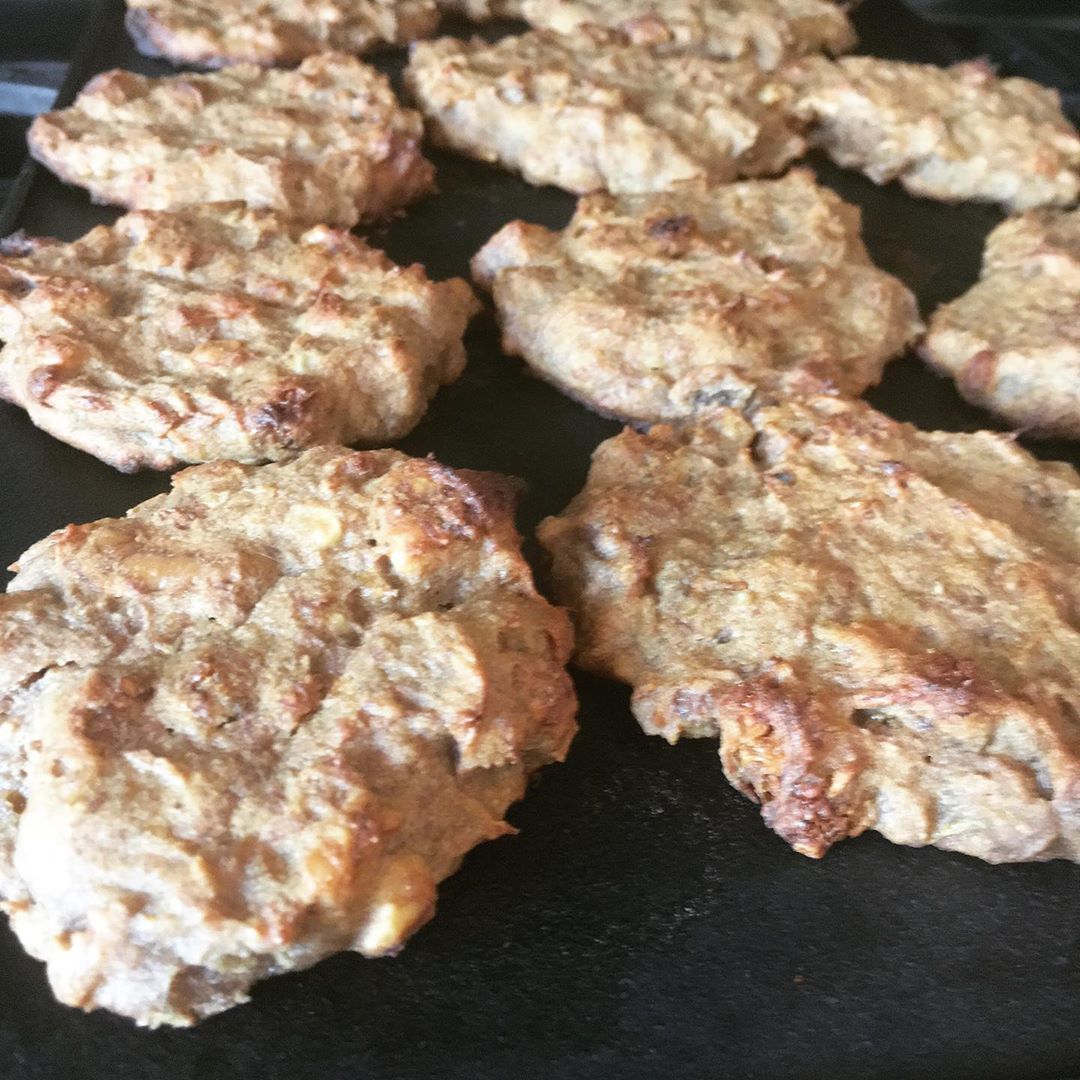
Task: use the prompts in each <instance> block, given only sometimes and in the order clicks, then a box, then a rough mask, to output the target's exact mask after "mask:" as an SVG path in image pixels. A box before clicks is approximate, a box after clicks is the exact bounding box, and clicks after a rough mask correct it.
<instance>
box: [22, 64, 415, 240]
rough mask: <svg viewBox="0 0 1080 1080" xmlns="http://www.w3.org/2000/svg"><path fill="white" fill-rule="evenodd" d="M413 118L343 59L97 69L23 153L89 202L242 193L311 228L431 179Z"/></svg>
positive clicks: (184, 200)
mask: <svg viewBox="0 0 1080 1080" xmlns="http://www.w3.org/2000/svg"><path fill="white" fill-rule="evenodd" d="M422 137H423V122H422V121H421V118H420V116H419V115H418V114H417V113H415V112H413V111H412V110H411V109H403V108H402V107H401V106H400V105H399V104H398V102H397V99H396V98H395V97H394V92H393V90H391V89H390V83H389V81H388V80H387V79H386V77H385V76H384V75H381V74H380V73H379V72H377V71H376V70H375V69H374V68H371V67H368V66H367V65H366V64H362V63H361V62H360V61H359V60H357V59H356V58H355V57H352V56H345V55H343V54H341V53H324V54H322V55H321V56H313V57H310V58H309V59H307V60H305V61H304V62H303V63H302V64H301V65H300V66H299V67H298V68H296V69H295V70H293V71H266V70H264V69H262V68H259V67H256V66H255V65H253V64H243V65H238V66H237V67H232V68H229V69H228V70H226V71H221V72H216V73H215V74H212V75H190V74H188V75H174V76H171V77H169V78H162V79H148V78H144V77H143V76H142V75H135V74H134V73H132V72H130V71H108V72H105V73H104V74H103V75H98V76H97V77H96V78H95V79H93V80H91V82H90V83H88V84H87V86H86V88H85V89H84V90H83V91H82V93H81V94H79V96H78V97H77V98H76V99H75V103H74V104H73V105H72V106H71V107H70V108H67V109H61V110H59V111H57V112H51V113H45V114H44V115H42V116H39V117H38V118H37V119H36V120H35V121H34V123H33V124H32V125H31V127H30V133H29V138H28V141H29V144H30V152H31V153H32V154H33V155H34V157H36V158H37V159H38V161H40V162H42V163H43V164H44V165H46V166H48V168H50V169H52V171H53V172H55V173H56V174H57V175H58V176H59V177H60V178H61V179H63V180H66V181H67V182H68V183H72V184H78V185H79V186H80V187H84V188H86V189H87V190H88V191H89V192H90V194H91V196H92V197H93V199H94V201H95V202H104V203H116V204H118V205H120V206H125V207H127V208H129V209H134V210H174V209H176V208H178V207H181V206H188V205H192V204H195V203H204V202H217V201H222V200H232V199H239V200H242V201H243V202H246V203H247V204H248V205H249V206H255V207H265V208H269V209H272V210H277V211H279V212H280V213H282V214H284V215H285V216H286V217H289V218H291V219H293V220H295V221H299V222H303V223H305V224H309V225H316V224H329V225H340V226H342V227H343V228H351V227H352V226H353V225H355V224H357V222H359V221H361V220H370V219H372V218H379V217H385V216H386V215H387V214H389V213H390V212H391V211H393V210H396V209H397V208H398V207H400V206H403V205H405V204H406V203H408V202H411V201H412V200H413V199H415V198H417V196H419V195H422V194H423V193H424V192H426V191H428V190H430V189H431V187H432V181H433V177H434V171H433V170H432V167H431V164H430V163H429V162H428V161H427V160H426V159H425V158H424V156H423V154H422V153H421V152H420V140H421V138H422Z"/></svg>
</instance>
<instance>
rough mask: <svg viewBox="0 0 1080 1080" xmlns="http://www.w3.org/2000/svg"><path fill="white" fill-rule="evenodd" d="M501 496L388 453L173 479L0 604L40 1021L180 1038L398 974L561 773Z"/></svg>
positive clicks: (2, 750) (493, 481)
mask: <svg viewBox="0 0 1080 1080" xmlns="http://www.w3.org/2000/svg"><path fill="white" fill-rule="evenodd" d="M514 501H515V500H514V497H513V487H512V484H511V483H510V482H508V481H505V480H504V478H502V477H497V476H494V475H492V474H487V473H470V472H467V471H463V472H455V471H454V470H452V469H448V468H445V467H444V466H441V465H439V464H437V463H436V462H434V461H432V460H430V459H429V460H418V459H413V458H408V457H406V456H404V455H403V454H399V453H396V452H394V451H390V450H380V451H369V452H366V453H350V452H349V451H346V450H343V449H340V448H337V447H320V448H317V449H314V450H310V451H308V452H306V453H305V454H303V455H301V456H300V457H298V458H295V459H294V460H292V461H289V462H287V463H282V464H278V465H268V466H264V467H261V468H260V467H257V466H242V465H237V464H235V463H232V462H216V463H214V464H211V465H206V466H202V467H200V468H193V469H187V470H185V471H184V472H181V473H180V474H178V475H177V476H176V477H174V480H173V490H172V492H171V493H170V494H168V495H163V496H159V497H158V498H155V499H151V500H150V501H149V502H146V503H143V504H142V505H141V506H137V507H136V508H135V509H134V510H132V511H131V512H130V513H129V514H128V516H127V517H125V518H122V519H118V520H103V521H97V522H94V523H92V524H90V525H71V526H68V527H67V528H66V529H62V530H60V531H59V532H56V533H53V534H52V535H51V536H49V537H48V538H47V539H45V540H43V541H41V542H40V543H39V544H37V545H35V546H34V547H32V548H31V549H30V550H29V551H28V552H27V553H26V554H25V555H24V556H23V557H22V558H21V559H20V560H19V564H18V574H17V576H16V577H15V579H14V580H13V581H12V583H11V585H10V587H9V591H8V593H7V595H6V596H0V644H2V648H0V723H2V727H3V730H4V738H3V740H2V743H0V776H2V777H3V782H4V793H3V794H4V797H3V799H2V800H0V892H2V896H3V906H4V908H5V910H6V911H7V912H8V914H9V916H10V918H11V925H12V928H13V929H14V931H15V933H16V934H17V935H18V937H19V939H20V940H21V942H22V943H23V945H24V947H25V948H26V949H27V951H28V952H30V953H31V954H32V955H34V956H36V957H38V958H39V959H42V960H44V961H45V962H46V964H47V965H48V975H49V981H50V983H51V984H52V988H53V991H54V993H55V994H56V996H57V997H58V998H59V999H60V1000H61V1001H63V1002H65V1003H66V1004H69V1005H74V1006H77V1007H80V1008H83V1009H95V1008H105V1009H111V1010H112V1011H114V1012H118V1013H122V1014H124V1015H126V1016H130V1017H132V1018H134V1019H135V1020H136V1021H138V1022H139V1023H140V1024H146V1025H150V1026H155V1025H158V1024H190V1023H192V1022H193V1021H195V1020H198V1019H200V1018H201V1017H205V1016H209V1015H211V1014H213V1013H216V1012H220V1011H221V1010H223V1009H227V1008H229V1007H230V1006H231V1005H234V1004H237V1003H238V1002H242V1001H245V1000H246V999H247V992H248V990H249V988H250V986H251V984H252V983H253V982H255V981H256V980H258V979H261V978H264V977H266V976H268V975H274V974H278V973H280V972H285V971H291V970H294V969H297V968H305V967H309V966H310V965H311V964H314V963H315V962H316V961H318V960H320V959H322V958H323V957H324V956H327V955H329V954H331V953H335V952H340V951H342V950H355V951H357V952H360V953H363V954H364V955H365V956H382V955H386V954H388V953H394V952H396V951H397V950H398V949H400V948H401V946H402V945H403V944H404V942H405V940H406V938H408V936H409V935H410V934H411V933H412V932H413V931H414V930H415V929H416V928H417V927H418V926H420V925H421V924H423V923H424V922H425V921H426V920H427V919H428V918H429V917H430V916H431V914H432V911H433V909H434V903H435V885H436V883H437V882H438V881H440V880H441V879H442V878H444V877H446V876H447V875H448V874H451V873H453V872H454V870H455V869H456V868H457V866H458V864H459V862H460V861H461V858H462V856H463V855H464V854H465V853H466V852H467V851H468V850H469V849H470V848H472V847H473V846H474V845H476V844H478V843H480V842H481V841H483V840H490V839H492V838H494V837H497V836H502V835H504V834H506V833H508V832H512V831H513V830H511V829H510V827H509V826H508V825H507V824H506V823H505V822H504V821H503V814H504V813H505V811H506V809H507V807H508V806H509V805H510V804H511V803H513V802H514V801H515V800H517V799H518V798H520V797H521V795H522V793H523V791H524V787H525V780H526V776H527V775H528V773H530V772H531V771H532V770H534V769H536V768H538V767H540V766H542V765H545V764H547V763H548V762H550V761H553V760H559V759H561V758H562V757H563V755H564V754H565V752H566V749H567V745H568V743H569V741H570V739H571V737H572V735H573V732H574V720H573V717H574V694H573V690H572V687H571V684H570V680H569V678H568V677H567V675H566V673H565V671H564V668H563V665H564V663H565V661H566V659H567V656H568V653H569V650H570V631H569V626H568V623H567V619H566V617H565V615H564V614H563V613H562V612H561V611H559V610H558V609H556V608H553V607H551V606H550V605H549V604H548V603H547V602H546V601H544V600H543V598H542V597H540V596H539V595H538V594H537V592H536V591H535V589H534V588H533V583H532V579H531V577H530V573H529V569H528V566H527V565H526V563H525V562H524V560H523V559H522V558H521V555H520V552H519V542H520V538H519V537H518V535H517V533H516V532H515V530H514V525H513V504H514Z"/></svg>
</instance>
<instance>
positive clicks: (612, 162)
mask: <svg viewBox="0 0 1080 1080" xmlns="http://www.w3.org/2000/svg"><path fill="white" fill-rule="evenodd" d="M406 83H407V85H408V87H409V88H410V91H411V92H412V94H413V96H414V97H415V98H416V100H417V102H418V103H419V104H420V106H421V107H422V109H423V110H424V112H425V113H426V114H427V116H428V119H429V129H430V131H431V132H432V134H433V136H434V137H435V138H436V140H437V141H439V142H441V143H443V144H444V145H447V146H450V147H452V148H454V149H457V150H460V151H464V152H466V153H469V154H471V155H473V156H477V157H480V158H481V159H484V160H498V161H500V162H501V163H502V164H504V165H506V166H508V167H511V168H514V169H517V170H519V171H521V172H522V173H523V174H524V175H525V176H526V178H527V179H529V180H531V181H533V182H536V183H541V182H552V183H555V184H557V185H559V186H562V187H565V188H567V189H568V190H571V191H573V192H576V193H581V192H586V191H593V190H597V189H602V190H609V191H611V192H613V193H615V194H628V195H632V194H643V193H646V192H649V191H653V190H657V189H660V190H663V189H674V188H682V189H691V188H693V189H696V190H697V191H698V192H701V191H705V192H706V194H705V198H707V199H708V198H711V196H710V195H708V194H707V189H708V188H710V187H711V186H713V185H715V184H717V183H722V182H725V181H730V180H732V179H733V178H734V177H735V176H737V175H750V176H757V175H768V174H770V173H775V172H778V171H781V170H782V169H783V168H784V167H786V165H787V164H788V163H789V162H790V161H791V160H792V159H793V158H795V157H796V156H798V155H799V154H801V153H802V152H803V151H804V150H805V148H806V145H807V142H808V141H809V142H810V143H811V144H813V145H819V146H822V147H824V148H825V149H826V150H828V152H829V153H831V154H832V156H833V157H834V159H835V160H837V161H838V162H839V163H841V164H843V165H847V166H853V167H858V168H861V169H862V170H863V171H865V172H866V173H867V174H868V175H870V176H871V177H872V178H873V179H875V180H876V181H878V182H883V181H885V180H888V179H891V178H894V177H899V178H900V179H901V180H902V181H903V183H904V184H905V185H906V186H907V187H908V188H909V190H911V191H913V192H914V193H916V194H921V195H926V196H934V197H938V198H946V199H950V200H955V199H964V198H974V199H988V200H996V201H1001V202H1003V203H1005V204H1006V205H1007V206H1011V207H1013V208H1022V207H1027V206H1034V205H1040V204H1053V205H1056V204H1066V205H1067V204H1068V203H1070V202H1074V201H1075V199H1076V195H1077V190H1078V185H1080V171H1078V167H1080V138H1078V137H1077V135H1076V132H1075V131H1074V130H1073V129H1072V127H1071V125H1070V124H1069V122H1068V121H1067V120H1066V119H1065V118H1064V117H1063V115H1062V113H1061V110H1060V104H1059V102H1058V100H1057V97H1056V95H1055V94H1054V93H1053V92H1052V91H1049V90H1046V89H1044V88H1042V87H1038V86H1037V85H1035V84H1033V83H1030V82H1028V81H1026V80H1022V79H998V78H997V77H996V76H994V75H993V73H992V72H990V71H989V70H988V69H987V68H986V67H985V65H980V64H976V63H970V64H961V65H957V66H956V67H954V68H951V69H940V68H934V67H931V66H928V65H914V64H903V63H899V62H888V61H883V60H877V59H874V58H870V57H851V58H847V59H844V60H841V61H831V60H828V59H826V58H824V57H820V56H818V57H811V58H808V59H804V60H801V61H798V62H796V63H795V64H794V65H788V66H787V67H786V68H784V70H783V71H780V72H772V73H766V72H764V71H763V70H762V69H761V68H760V66H759V65H758V64H757V63H756V62H755V61H753V60H741V61H722V60H715V59H713V58H711V57H705V56H698V55H687V54H683V53H673V52H669V51H666V50H664V49H658V48H657V47H656V46H655V45H652V46H645V45H638V44H634V43H633V42H632V41H631V40H630V39H629V38H628V37H627V35H626V33H625V32H624V31H623V30H620V31H610V30H606V29H602V28H598V27H595V26H589V27H586V28H585V29H584V30H578V31H576V32H575V33H573V34H560V33H555V32H545V31H531V32H530V33H528V34H526V35H524V36H519V37H508V38H504V39H502V40H501V41H499V42H497V43H496V44H494V45H487V44H485V43H484V42H481V41H474V42H473V43H471V44H469V43H465V42H461V41H457V40H456V39H442V40H440V41H437V42H434V43H430V44H429V43H421V44H420V45H418V46H417V47H416V48H415V49H414V52H413V55H412V58H411V60H410V63H409V66H408V68H407V71H406ZM421 131H422V127H421V121H420V118H419V117H418V115H417V114H416V113H413V112H411V111H410V110H406V109H403V108H401V107H400V106H399V105H398V104H397V102H396V100H395V98H394V95H393V91H392V90H391V88H390V86H389V84H388V83H387V82H386V80H385V79H384V78H383V77H382V76H381V75H379V74H378V73H376V72H374V71H373V70H372V69H370V68H368V67H366V66H365V65H363V64H361V63H360V62H359V61H357V60H356V59H355V58H351V57H347V56H344V55H340V54H333V53H325V54H321V55H319V56H316V57H312V58H309V59H308V60H306V61H304V62H303V63H302V64H301V65H300V67H299V68H297V69H296V70H293V71H275V70H271V71H262V70H260V69H258V68H256V67H253V66H251V65H240V66H236V67H232V68H230V69H229V70H227V71H225V72H223V73H221V74H217V75H201V76H200V75H184V76H174V77H171V78H165V79H156V80H155V79H146V78H142V77H140V76H136V75H132V74H130V73H128V72H110V73H107V74H106V75H103V76H99V77H98V79H96V80H94V82H93V83H92V84H91V85H90V86H88V87H87V88H86V90H85V91H84V92H83V93H82V94H81V95H80V96H79V98H78V99H77V101H76V103H75V104H74V106H73V107H72V108H70V109H67V110H62V111H60V112H58V113H52V114H48V115H46V116H44V117H40V118H39V119H38V120H37V121H36V122H35V124H34V126H33V127H32V129H31V133H30V144H31V147H32V149H33V152H34V153H35V155H36V156H37V157H38V158H39V159H40V160H42V161H43V162H45V163H46V164H48V165H49V166H50V167H51V168H53V169H54V171H56V172H57V173H58V174H59V175H60V176H62V177H64V178H65V179H68V180H71V181H73V182H76V183H80V184H82V185H84V186H86V187H87V188H88V190H89V191H90V192H91V194H92V195H93V197H94V198H95V199H99V200H102V201H107V202H114V203H119V204H120V205H124V206H127V207H129V208H140V209H143V208H153V209H169V208H175V207H177V206H181V205H186V204H189V203H191V202H205V201H212V200H216V199H232V198H241V199H244V200H245V201H247V202H248V203H249V204H252V205H255V206H260V207H261V206H267V207H271V208H273V209H275V210H277V211H279V212H281V213H283V214H285V215H287V216H289V217H292V218H296V219H297V220H300V221H303V222H307V223H310V224H314V223H324V222H326V223H330V224H335V225H342V226H351V225H354V224H356V223H357V222H358V221H363V220H369V219H371V218H373V217H378V216H380V215H384V214H385V213H387V212H389V211H391V210H393V209H394V208H395V207H397V206H400V205H403V204H406V203H408V202H409V201H411V200H412V199H414V198H416V197H417V196H418V195H419V194H421V193H423V192H424V191H426V190H428V189H430V186H431V183H432V175H433V173H432V170H431V167H430V165H429V163H427V162H426V160H425V159H424V158H423V155H422V153H421V151H420V148H419V141H420V137H421ZM779 190H780V189H777V191H778V192H779ZM723 197H724V196H721V198H723ZM768 197H769V196H762V198H763V199H767V198H768ZM776 197H777V200H778V202H780V203H783V202H785V201H789V200H787V198H786V196H784V195H779V194H778V195H777V196H776ZM695 198H696V196H695V195H694V194H693V192H691V191H689V190H687V191H686V199H685V201H686V203H687V205H691V204H693V203H694V201H695ZM579 213H581V214H582V215H583V216H588V215H589V213H590V210H589V209H587V208H585V207H583V208H582V209H581V210H579ZM674 214H675V216H678V211H675V212H674ZM1072 220H1073V218H1072V217H1071V216H1069V215H1067V214H1063V215H1055V214H1053V213H1048V214H1042V215H1034V216H1029V217H1027V218H1024V219H1022V222H1021V223H1020V224H1018V225H1016V226H1013V225H1009V226H1008V227H1007V228H1006V233H1012V234H1015V235H1018V236H1019V235H1025V236H1027V237H1028V241H1027V245H1028V248H1029V254H1023V253H1018V251H1017V245H1016V244H1015V243H1013V244H1010V245H1008V246H1009V249H1010V251H1012V252H1013V254H1012V256H1011V259H1012V261H1011V262H1010V263H1009V266H1008V267H1007V268H1006V267H1004V265H1003V264H1001V262H1000V258H999V257H997V256H994V255H990V254H988V256H987V263H986V273H987V274H988V275H990V280H989V282H987V283H984V284H982V285H980V286H979V288H978V289H977V290H976V292H975V293H974V294H973V295H972V296H970V297H965V298H963V299H961V300H960V301H958V302H957V303H954V304H952V305H946V306H945V307H943V308H942V309H941V310H939V311H938V312H937V313H935V314H934V316H933V318H932V320H931V324H930V328H929V333H928V335H927V337H926V338H925V341H924V343H923V346H922V351H923V354H924V355H925V356H926V358H927V359H928V360H929V361H930V362H931V363H932V364H933V365H934V366H936V367H937V368H939V369H940V370H943V371H945V372H947V373H950V374H952V375H954V376H955V377H956V380H957V384H958V386H959V388H960V390H961V392H962V393H963V394H964V395H965V396H966V397H968V398H969V399H970V400H973V401H974V402H976V403H977V404H981V405H985V406H987V407H990V408H992V409H994V410H996V411H997V412H998V413H999V414H1000V415H1002V416H1003V417H1005V418H1006V419H1007V420H1009V421H1010V422H1012V423H1013V424H1014V425H1016V426H1017V427H1021V428H1024V429H1025V430H1028V431H1031V432H1033V433H1037V434H1042V435H1066V436H1075V435H1076V434H1077V433H1078V432H1080V391H1078V390H1077V387H1076V377H1075V371H1076V367H1077V360H1076V354H1077V347H1078V346H1077V341H1076V335H1075V331H1074V332H1072V334H1071V336H1070V331H1069V326H1070V318H1069V315H1070V312H1071V311H1072V310H1073V308H1074V307H1075V304H1076V302H1077V301H1076V297H1077V293H1076V285H1075V272H1071V273H1070V270H1069V268H1070V266H1074V265H1075V263H1076V259H1077V254H1076V245H1075V242H1073V241H1071V240H1070V237H1071V236H1072V233H1073V232H1074V231H1075V229H1074V228H1072V227H1071V226H1070V222H1071V221H1072ZM747 232H749V230H747ZM995 235H996V234H995ZM1048 245H1049V246H1050V247H1052V248H1053V250H1054V252H1055V255H1054V257H1053V258H1052V259H1048V258H1044V257H1043V250H1044V249H1045V248H1047V246H1048ZM991 247H994V248H996V247H1000V245H997V244H996V243H995V241H994V240H993V239H992V240H991ZM751 253H752V248H751ZM629 257H630V258H631V259H632V257H633V252H632V251H630V252H629ZM999 282H1001V283H1002V284H1001V285H999V284H998V283H999ZM995 294H997V295H1002V296H1006V295H1007V296H1008V298H1009V299H1010V300H1011V304H1009V305H997V304H995V305H993V311H992V318H991V319H990V320H989V321H987V319H986V318H985V314H986V312H985V310H981V309H985V304H986V300H985V298H986V296H994V295H995ZM736 295H737V293H736ZM1025 298H1026V300H1033V301H1034V302H1033V303H1025V315H1024V317H1023V318H1017V317H1016V311H1017V306H1018V305H1019V304H1020V303H1021V302H1024V300H1025ZM508 336H509V337H513V335H512V334H510V335H508ZM905 344H907V341H906V340H905V341H903V342H901V343H900V346H901V347H900V348H893V347H892V344H891V343H890V342H883V343H882V351H883V354H884V355H883V359H886V360H887V359H888V358H889V357H891V356H892V355H895V353H897V352H899V351H902V347H903V346H904V345H905ZM515 351H520V349H518V350H515ZM529 359H530V361H531V362H534V363H538V366H540V367H543V366H544V365H543V362H542V361H539V362H538V361H537V360H536V359H535V358H534V357H531V356H530V357H529ZM839 359H840V364H841V367H843V358H842V357H841V358H839ZM874 359H875V358H873V357H870V358H868V360H869V361H870V362H871V363H873V362H874ZM565 362H566V361H560V363H565ZM719 363H720V364H721V365H724V364H727V361H726V360H724V359H723V358H721V360H720V361H719ZM736 367H737V368H738V369H740V370H745V367H746V365H745V364H737V365H736ZM548 368H549V370H550V365H548ZM628 370H633V371H638V372H640V371H641V370H642V369H641V368H640V366H638V367H635V366H634V365H630V367H629V368H628ZM879 374H880V371H878V372H876V373H870V377H869V378H865V379H864V380H863V381H862V382H861V384H860V385H855V386H852V387H850V388H848V389H850V392H853V393H858V392H860V391H861V390H862V389H863V388H865V386H867V385H870V384H872V383H873V382H875V381H877V375H879ZM834 381H835V383H836V385H837V386H839V387H841V388H842V389H844V388H845V387H844V384H845V382H846V380H845V378H844V374H843V372H842V371H841V372H838V373H837V375H836V378H835V380H834ZM562 385H564V386H566V387H567V388H568V389H570V390H572V391H574V392H576V393H577V394H578V396H581V397H583V398H585V399H586V400H592V401H593V402H594V404H595V405H596V406H597V407H598V408H600V409H602V410H604V411H609V412H612V413H613V414H615V415H621V416H625V417H627V418H634V419H656V418H661V417H663V416H668V415H671V414H670V411H669V412H659V411H656V412H654V413H653V414H651V415H650V414H649V413H643V412H640V411H637V412H635V411H634V409H632V408H629V407H627V408H619V407H616V406H614V405H612V404H611V402H610V399H611V398H612V397H613V396H614V395H613V394H612V393H611V392H609V393H607V394H604V395H600V394H593V395H590V394H589V393H588V392H587V391H588V388H584V389H583V388H581V387H576V388H575V387H574V386H573V384H572V381H568V380H563V382H562ZM627 392H628V393H629V394H631V395H632V394H633V393H634V392H635V390H634V388H633V387H632V386H631V387H628V388H627ZM356 437H363V436H362V435H360V434H358V435H357V436H356Z"/></svg>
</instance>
